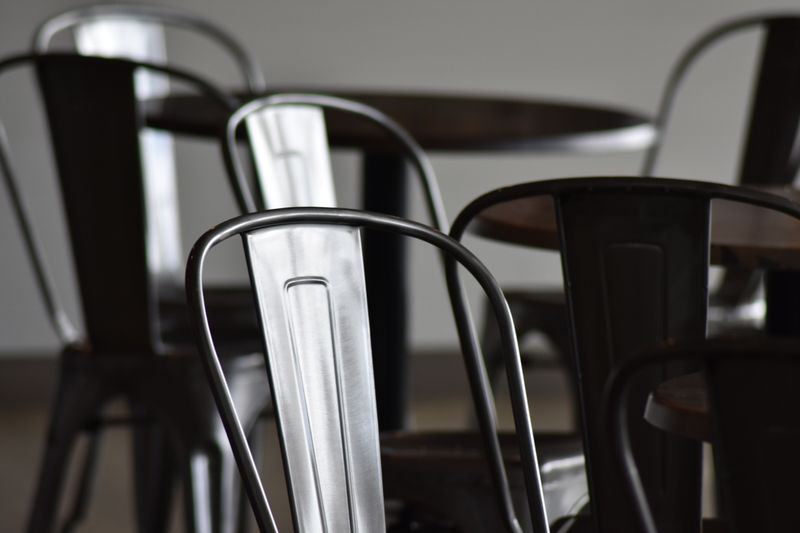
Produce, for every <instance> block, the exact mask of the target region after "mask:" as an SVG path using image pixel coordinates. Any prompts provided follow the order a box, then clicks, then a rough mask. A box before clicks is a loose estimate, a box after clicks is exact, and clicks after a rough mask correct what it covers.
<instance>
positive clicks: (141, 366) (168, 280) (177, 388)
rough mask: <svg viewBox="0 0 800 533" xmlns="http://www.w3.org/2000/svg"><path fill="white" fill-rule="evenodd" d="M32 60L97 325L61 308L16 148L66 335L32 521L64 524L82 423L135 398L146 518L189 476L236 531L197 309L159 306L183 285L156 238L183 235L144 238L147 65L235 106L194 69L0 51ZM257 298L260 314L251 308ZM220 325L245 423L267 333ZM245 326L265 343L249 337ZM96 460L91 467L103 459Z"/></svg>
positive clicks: (195, 525) (51, 305)
mask: <svg viewBox="0 0 800 533" xmlns="http://www.w3.org/2000/svg"><path fill="white" fill-rule="evenodd" d="M25 65H27V66H33V67H35V68H36V72H37V74H38V77H39V82H40V87H41V90H42V95H43V99H44V103H45V108H46V111H47V119H48V123H49V130H50V134H51V140H52V146H53V150H54V153H55V160H56V165H57V170H58V178H59V183H60V189H61V193H62V199H63V205H64V208H65V212H66V219H67V225H68V229H69V236H70V243H71V248H72V252H73V258H74V264H75V267H76V274H77V279H78V287H79V293H80V297H81V304H82V311H83V316H84V322H85V325H86V334H85V336H79V335H76V334H75V333H74V332H75V330H76V328H74V327H72V326H71V322H70V321H69V320H68V319H67V318H66V315H65V313H64V312H63V310H62V308H61V307H60V305H58V300H57V298H56V296H55V292H54V291H53V290H52V287H51V284H50V283H49V282H48V281H47V279H48V278H47V275H46V268H45V266H44V260H43V257H42V255H41V253H40V252H39V247H38V245H37V244H36V242H35V239H34V238H33V233H32V229H31V224H30V217H29V216H27V215H26V212H25V210H24V208H23V204H22V202H21V200H20V199H19V192H18V191H19V190H18V188H17V187H16V186H15V185H13V177H12V173H11V166H10V159H9V157H8V154H7V153H4V154H3V160H4V164H3V170H4V175H5V177H6V181H7V183H8V184H10V187H11V191H12V194H11V197H12V199H14V205H15V209H16V211H15V212H16V214H17V216H18V218H19V222H20V226H21V228H22V230H23V235H24V236H25V239H26V243H27V247H28V250H27V251H28V253H29V255H30V259H31V261H32V264H33V266H34V272H35V274H36V277H37V281H38V282H39V288H40V290H41V292H42V294H43V296H44V301H45V303H46V306H47V310H48V313H49V314H50V318H51V320H52V322H53V324H54V326H55V328H56V331H57V332H58V333H59V337H60V339H61V340H62V341H63V343H64V349H63V352H62V354H61V357H60V372H59V384H58V389H57V391H56V395H55V398H54V402H53V407H52V412H51V416H50V423H49V429H48V438H47V439H46V443H45V450H44V457H43V462H42V465H41V470H40V475H39V480H38V483H37V489H36V494H35V499H34V502H33V506H32V509H31V514H30V521H29V523H28V529H27V531H29V532H31V533H33V532H49V531H51V530H52V528H53V523H54V522H55V521H56V520H57V518H58V516H57V514H58V513H57V511H58V508H59V500H60V499H62V495H61V492H62V487H63V481H64V475H65V472H66V469H67V467H68V463H69V458H70V455H71V452H72V449H73V447H74V444H75V440H76V438H77V437H78V435H79V434H80V433H81V432H82V431H83V430H84V429H87V428H89V429H94V428H96V427H98V425H99V426H101V427H102V425H103V424H104V422H105V420H104V417H103V409H104V408H105V406H106V405H107V404H108V402H109V401H110V400H112V399H114V398H120V397H121V398H123V399H125V400H127V402H128V405H129V407H130V411H131V413H132V420H128V422H131V423H133V425H134V428H135V431H142V433H141V435H142V436H143V437H144V436H147V435H150V436H151V437H152V438H154V439H156V442H155V443H147V442H144V443H139V442H136V444H137V446H135V447H134V459H135V476H136V481H137V483H136V489H137V490H136V494H137V498H138V500H137V519H138V521H139V527H141V528H142V529H143V530H151V531H159V530H162V529H163V528H164V527H165V525H166V521H167V519H168V515H167V511H168V510H169V507H170V502H171V495H172V493H173V490H172V489H173V480H174V478H175V477H176V476H180V477H181V478H182V479H183V480H184V481H185V489H186V490H185V491H184V497H185V500H186V502H187V505H186V509H187V519H186V523H187V527H188V529H189V530H190V531H224V532H229V533H230V532H232V531H234V530H235V527H236V516H237V514H238V505H239V502H238V501H237V493H238V490H237V489H238V481H237V479H238V478H237V474H236V472H235V466H234V464H233V459H232V456H231V455H230V448H229V447H228V444H227V441H226V440H225V437H224V434H223V431H222V428H221V426H220V421H219V418H218V415H217V414H216V411H215V409H214V407H213V401H212V399H211V397H210V394H209V393H208V391H207V389H206V388H205V387H204V385H203V382H204V379H203V376H202V370H201V369H200V364H199V361H198V359H197V356H196V351H195V348H194V343H193V341H192V339H191V336H187V332H186V326H187V325H188V313H187V311H186V308H185V307H184V310H183V316H182V317H179V316H176V315H175V312H174V310H173V311H172V312H170V313H165V312H164V309H163V308H162V307H161V306H160V305H159V301H160V299H161V298H162V297H169V298H175V297H176V295H180V294H181V293H182V292H183V287H182V279H181V278H180V277H175V275H174V272H173V271H172V270H171V269H170V268H169V266H168V265H166V264H164V263H159V262H154V261H153V260H152V259H153V258H154V257H163V253H164V252H163V251H160V250H156V249H154V246H155V245H156V244H159V245H166V244H168V245H170V246H173V245H177V243H174V242H167V241H153V240H151V239H148V238H146V237H147V235H148V230H149V228H151V227H152V226H151V225H150V224H149V222H150V217H151V213H152V210H153V209H154V207H153V206H152V205H151V204H150V203H148V198H147V193H146V189H147V187H146V185H145V183H144V180H143V179H142V172H143V170H142V162H141V160H140V155H141V147H140V143H139V140H140V137H139V134H140V132H141V129H142V127H143V125H144V123H145V118H144V114H143V110H142V107H141V106H140V105H139V102H138V100H137V98H136V94H135V82H134V80H135V76H136V74H137V73H138V72H142V71H148V72H152V73H157V74H159V75H162V76H169V77H170V78H172V79H174V80H176V81H180V82H181V83H183V84H184V85H187V86H189V87H193V88H194V90H196V91H199V92H200V93H202V94H203V95H205V96H206V97H208V98H209V99H210V100H211V101H213V102H216V103H217V105H219V106H220V107H221V108H222V109H225V110H231V109H232V104H231V102H229V101H228V99H227V98H226V97H225V96H224V95H222V94H221V93H220V92H218V91H217V90H216V89H215V88H214V87H213V86H210V85H209V84H208V83H206V82H204V81H203V80H201V79H199V78H197V77H195V76H193V75H190V74H187V73H183V72H180V71H177V70H174V69H171V68H168V67H164V66H159V65H153V64H146V63H140V62H135V61H129V60H122V59H105V58H97V57H85V56H78V55H65V54H53V55H22V56H14V57H10V58H7V59H5V60H3V61H2V62H0V73H2V74H7V73H8V71H9V70H11V69H14V68H17V67H21V66H25ZM109 117H113V119H110V118H109ZM168 253H172V251H171V250H170V251H169V252H168ZM250 309H251V315H252V316H251V324H253V321H254V310H253V309H252V305H251V308H250ZM219 313H220V314H221V315H223V316H222V317H221V319H220V320H221V322H220V324H223V325H226V324H227V322H226V321H225V319H226V315H227V314H228V313H227V312H226V310H224V309H223V310H219ZM221 329H222V330H224V335H223V336H224V337H225V341H224V344H225V346H226V349H225V353H226V355H227V357H226V358H225V359H224V365H225V367H226V372H229V375H230V377H231V378H232V379H233V381H234V383H235V386H234V388H235V390H234V394H235V395H236V396H238V397H239V398H240V401H241V402H242V405H244V406H246V407H245V411H244V414H243V416H244V417H245V418H246V424H247V425H248V427H252V425H253V424H254V423H255V419H256V417H257V415H258V413H259V412H260V411H262V410H263V409H264V408H265V406H266V404H267V402H268V400H269V398H268V394H266V393H265V391H264V390H263V388H264V387H266V381H265V380H263V379H259V376H260V375H261V374H260V372H258V368H259V367H260V366H261V365H262V363H261V361H260V359H261V358H260V356H259V355H258V354H257V353H256V351H257V350H258V349H259V348H260V346H258V342H257V337H254V333H257V330H248V329H247V327H246V326H242V325H241V324H238V322H237V323H236V324H233V325H232V326H231V329H228V328H227V327H224V328H221ZM244 333H249V338H250V339H252V340H253V341H255V342H251V343H250V345H249V346H248V345H247V343H246V342H245V341H244V339H246V338H247V336H245V335H244ZM147 428H154V429H153V432H152V433H149V432H148V431H146V429H147ZM139 444H141V445H140V446H139ZM157 452H158V453H157ZM140 454H144V457H142V456H141V455H140ZM154 454H155V455H154ZM86 471H87V473H88V474H90V473H91V468H88V469H87V470H86ZM83 496H85V491H81V497H83ZM84 505H85V502H80V501H79V502H78V503H77V505H76V512H75V513H74V516H73V519H75V520H77V519H78V518H80V516H79V515H80V514H81V509H82V507H83V506H84ZM73 521H74V520H73Z"/></svg>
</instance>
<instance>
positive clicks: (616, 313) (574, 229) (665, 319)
mask: <svg viewBox="0 0 800 533" xmlns="http://www.w3.org/2000/svg"><path fill="white" fill-rule="evenodd" d="M601 194H602V195H605V196H603V197H602V198H601V197H600V195H601ZM534 196H550V197H552V198H553V201H554V203H555V208H556V218H557V222H558V231H559V239H560V244H561V250H562V267H563V269H564V279H565V287H566V289H567V307H568V310H569V313H570V317H571V321H570V322H571V324H570V327H571V332H572V337H571V342H572V347H573V353H575V357H576V362H575V365H576V367H577V369H578V374H577V375H578V379H579V380H580V381H579V393H580V401H581V404H580V406H581V415H582V425H583V429H584V431H583V433H584V436H583V438H584V449H585V451H586V455H587V458H586V460H587V467H588V468H587V470H588V475H589V485H590V501H591V502H592V506H593V508H594V511H595V512H594V513H593V514H594V515H595V517H594V520H596V521H598V522H597V523H598V524H605V526H604V527H606V528H608V527H611V526H612V525H614V527H621V526H620V525H619V524H616V525H615V524H614V523H613V521H616V520H620V519H622V520H623V522H628V523H629V522H630V520H629V519H625V517H624V516H623V515H624V514H625V513H624V510H623V509H622V508H619V507H618V506H617V508H616V509H615V510H614V511H608V510H606V509H605V508H606V507H607V506H609V505H610V506H611V507H614V506H616V504H615V503H614V501H615V500H614V492H615V490H616V489H615V488H614V486H615V482H614V480H613V476H609V472H608V469H609V468H610V465H609V462H610V461H611V458H610V455H609V454H610V452H609V451H608V450H607V449H606V448H607V445H606V440H605V435H604V434H603V428H601V427H600V424H601V421H602V418H601V415H602V413H601V411H600V406H601V400H602V394H601V392H602V386H603V384H604V383H605V376H606V375H607V373H608V372H610V366H611V365H612V364H613V362H614V361H615V360H621V359H625V358H627V357H632V356H633V355H635V354H636V353H637V352H638V351H639V350H641V349H642V348H645V347H647V346H648V345H651V344H655V343H657V342H659V341H661V340H663V338H664V336H667V337H669V338H672V337H675V338H678V339H681V338H685V339H697V338H703V337H704V336H705V324H706V322H705V321H706V318H705V309H706V305H707V304H706V302H707V300H706V297H707V268H708V249H709V246H708V245H709V235H708V231H709V228H708V220H709V216H710V201H711V199H723V200H733V201H740V202H745V203H749V204H754V205H758V206H764V207H770V208H775V207H776V206H781V208H782V209H783V210H784V211H786V212H794V210H795V209H797V208H796V206H795V205H794V204H793V203H792V202H790V201H788V200H786V199H783V198H779V197H775V196H774V195H770V194H767V193H762V192H760V191H750V190H743V189H741V188H736V187H730V186H724V185H716V184H709V183H702V182H692V181H686V180H672V179H657V178H577V179H562V180H551V181H541V182H532V183H524V184H521V185H516V186H510V187H506V188H502V189H498V190H496V191H492V192H490V193H487V194H485V195H483V196H481V197H479V198H478V199H476V200H474V201H473V202H472V203H470V204H469V205H468V206H466V207H465V208H464V209H463V210H462V212H461V213H460V214H459V215H458V217H457V218H456V220H455V222H454V223H453V227H452V229H451V233H450V234H451V235H452V236H453V237H454V238H455V239H457V240H460V239H461V238H462V236H463V235H464V233H465V231H466V230H467V228H468V226H469V224H470V222H471V221H472V220H473V219H474V218H475V217H477V216H478V215H479V214H480V213H481V212H483V211H484V210H486V209H487V208H489V207H491V206H496V205H498V204H502V203H503V202H507V201H511V200H515V199H521V198H525V197H534ZM654 197H656V198H658V197H664V198H665V199H664V200H659V203H658V204H654V205H653V206H652V208H651V209H650V210H649V211H648V208H647V201H648V198H654ZM601 199H606V201H601ZM567 202H569V204H568V203H567ZM623 209H625V210H627V212H628V214H627V215H623V214H622V213H624V212H625V211H622V210H623ZM604 213H613V216H614V220H619V222H614V223H613V224H607V225H606V224H601V223H600V222H599V220H600V219H601V217H603V216H604ZM648 213H649V215H648ZM626 216H627V217H632V218H621V217H626ZM581 217H582V218H581ZM636 217H638V218H636ZM680 217H685V221H683V222H680V221H679V219H680ZM579 218H580V221H579V220H578V219H579ZM620 225H622V227H627V228H628V229H627V230H625V231H627V233H628V234H629V235H625V236H620V235H619V230H620ZM640 225H641V228H640V227H639V226H640ZM606 226H607V227H606ZM690 226H691V227H693V228H694V230H690V229H688V228H689V227H690ZM678 227H681V228H685V231H686V232H690V233H687V234H686V235H683V233H676V232H677V231H678V230H677V229H676V228H678ZM656 235H658V237H656ZM573 241H574V242H573ZM628 243H630V245H628ZM648 243H649V244H648ZM578 246H583V247H584V248H585V250H584V249H583V248H582V249H581V251H579V250H578ZM650 246H652V247H654V248H653V249H652V252H653V253H658V254H663V256H664V259H661V260H663V262H664V263H663V264H664V266H663V267H661V268H663V272H662V274H663V278H664V280H668V279H670V278H672V281H670V286H669V288H666V287H662V288H661V289H659V288H658V286H656V285H653V284H657V283H660V282H659V281H658V279H659V278H658V276H656V275H655V273H651V274H652V275H648V276H646V279H645V278H642V279H641V280H637V279H633V278H634V277H635V276H634V275H633V272H630V273H629V274H631V275H630V276H628V277H625V276H626V275H625V274H624V273H623V274H619V272H617V273H616V274H615V275H617V276H619V275H622V276H623V277H624V280H619V282H620V283H623V284H625V285H626V286H627V287H628V289H629V288H630V287H631V286H632V285H631V284H633V283H634V282H636V283H638V284H637V285H635V286H636V287H639V289H637V290H635V292H636V293H637V294H632V295H623V296H622V297H620V299H618V300H614V299H612V297H611V294H610V293H605V292H604V293H603V294H606V296H605V298H606V300H604V303H603V304H602V305H601V303H600V302H599V301H598V300H597V298H601V296H598V295H597V294H594V292H593V290H594V289H592V287H595V288H596V290H597V291H605V290H610V289H608V288H607V287H606V285H607V284H609V283H613V282H614V280H613V279H605V280H601V279H596V278H599V277H601V274H602V273H603V272H604V271H605V268H606V267H605V266H603V267H602V268H601V266H598V265H597V264H596V263H597V261H589V260H587V259H586V256H585V254H586V253H601V252H600V251H599V250H601V249H602V250H603V252H602V253H603V254H611V255H609V256H608V257H606V258H605V259H603V261H608V260H613V261H616V262H615V263H613V265H616V267H609V268H612V269H615V270H617V271H620V270H621V268H620V267H624V265H625V262H630V261H635V262H636V264H635V265H634V266H630V267H629V268H633V269H635V270H639V271H647V268H646V267H647V265H648V264H652V263H651V262H652V260H653V258H652V256H651V255H650V252H649V251H648V250H650V248H649V247H650ZM595 247H598V248H595ZM600 247H602V248H600ZM612 248H613V250H612ZM644 248H648V249H647V250H645V249H644ZM656 248H658V249H659V250H660V251H656ZM587 250H589V251H587ZM591 250H594V251H591ZM607 250H608V251H607ZM581 254H584V255H581ZM630 254H633V255H630ZM592 257H594V256H592ZM598 257H599V256H598ZM659 257H661V256H659ZM670 257H671V258H672V259H670ZM581 258H582V259H581ZM642 261H644V262H643V263H640V262H642ZM618 263H619V264H618ZM675 268H677V269H679V270H680V271H681V272H683V274H677V271H675V270H671V269H675ZM695 270H696V272H695ZM648 272H649V271H648ZM687 272H691V274H687ZM651 278H652V279H651ZM678 278H681V279H680V281H679V282H678V281H677V279H678ZM676 283H677V285H676ZM598 284H599V285H600V286H602V287H606V288H597V287H596V286H597V285H598ZM604 284H605V285H604ZM639 284H640V285H641V286H640V285H639ZM577 287H580V289H581V290H579V289H578V288H577ZM587 289H591V290H587ZM650 289H653V290H655V291H656V292H655V293H653V294H655V295H658V294H662V293H661V292H660V291H662V290H663V291H665V292H663V294H664V295H670V294H671V295H674V298H672V297H670V300H669V301H667V300H666V299H665V300H664V301H662V302H661V304H659V303H658V302H655V301H652V302H651V301H650V300H647V299H646V296H642V294H650V292H647V291H649V290H650ZM687 290H691V291H692V295H691V298H690V297H688V296H687V295H686V293H685V291H687ZM581 291H583V292H581ZM629 292H630V289H629ZM695 293H696V294H695ZM666 297H667V296H665V298H666ZM642 298H645V300H642ZM612 306H613V307H612ZM654 306H657V307H658V309H656V308H654ZM601 307H602V309H601ZM631 309H634V310H638V311H631ZM626 310H627V311H626ZM631 312H633V313H634V314H635V316H631V314H630V313H631ZM651 315H652V318H648V317H651ZM598 316H604V317H605V318H604V319H603V321H602V324H605V326H603V325H602V324H598V323H597V317H598ZM637 316H638V318H637ZM630 320H638V321H639V322H641V324H639V326H632V325H631V324H630V323H629V322H630ZM652 321H661V322H657V323H655V322H653V323H651V322H652ZM659 324H660V325H659ZM632 329H636V331H632ZM678 370H679V369H670V370H669V371H670V372H676V371H678ZM650 379H651V380H654V382H655V383H657V382H658V381H659V379H658V378H657V377H652V376H651V378H650ZM661 380H663V376H661ZM637 390H638V389H637ZM638 399H641V398H637V401H638ZM642 408H643V404H642ZM641 426H642V429H641V430H640V435H642V436H641V437H638V438H640V439H643V441H642V442H645V441H647V442H649V440H648V439H652V438H654V437H653V435H654V430H652V428H648V427H647V426H645V425H644V422H642V424H641ZM651 430H652V431H651ZM642 431H644V432H645V433H644V434H642V433H641V432H642ZM669 446H670V447H669V448H665V449H667V450H673V451H669V454H668V455H662V454H660V452H657V451H653V452H652V453H654V454H656V455H654V456H653V457H648V458H647V461H648V465H651V466H649V467H648V468H651V469H653V468H656V467H655V466H652V465H655V464H659V463H660V462H662V461H663V460H667V459H662V458H666V457H668V458H670V459H668V460H669V461H676V462H675V463H672V464H673V465H675V464H682V465H684V466H682V467H680V468H681V472H682V473H681V476H685V479H683V478H681V479H682V480H677V478H676V481H675V483H677V484H678V485H677V487H683V489H681V490H684V489H685V490H686V491H691V490H693V489H692V488H690V487H693V486H694V482H695V481H697V482H698V486H699V480H694V479H693V476H694V474H693V473H692V472H693V471H694V469H695V467H696V470H697V472H696V475H697V476H698V477H699V460H700V454H699V448H698V449H696V450H695V447H694V446H693V445H692V444H691V443H686V444H682V443H678V442H676V443H675V445H674V447H673V445H672V444H670V445H669ZM651 451H652V450H648V452H647V454H648V455H649V454H650V453H651ZM684 463H685V464H684ZM675 468H676V469H677V468H678V467H677V466H676V467H675ZM599 469H602V471H601V470H599ZM598 472H600V474H598ZM679 477H680V476H679ZM617 485H618V484H617ZM654 490H655V489H654ZM665 490H666V489H665ZM674 490H677V488H676V487H673V492H674ZM698 490H699V489H698ZM681 494H683V493H681ZM673 496H674V495H673ZM676 497H677V496H676ZM601 500H602V501H601ZM698 502H699V495H698ZM674 504H675V505H678V502H674ZM662 511H663V512H664V514H665V515H669V514H670V512H669V510H668V509H666V510H665V509H662ZM696 511H697V517H698V520H699V504H698V508H697V510H696ZM599 515H603V516H599ZM609 520H611V522H608V521H609ZM687 520H693V517H687ZM598 527H599V526H598ZM625 527H628V528H630V527H631V524H628V525H627V526H625ZM600 529H601V530H602V529H603V528H602V527H601V528H600ZM615 530H616V529H615Z"/></svg>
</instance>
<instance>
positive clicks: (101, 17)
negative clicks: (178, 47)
mask: <svg viewBox="0 0 800 533" xmlns="http://www.w3.org/2000/svg"><path fill="white" fill-rule="evenodd" d="M167 27H174V28H182V29H185V30H188V31H192V32H195V33H198V34H200V35H202V36H204V37H206V38H208V39H210V40H211V41H214V42H215V43H217V44H218V45H219V46H220V47H221V48H222V49H223V50H225V51H226V52H227V53H228V54H229V55H230V56H231V57H232V58H233V60H234V62H235V63H236V64H237V65H238V67H239V70H240V72H241V73H242V76H243V78H244V81H245V82H246V84H247V88H248V89H249V90H250V92H252V93H253V94H258V93H260V92H263V91H264V90H265V89H266V82H265V81H264V74H263V72H262V71H261V67H260V66H259V65H258V62H257V61H255V59H254V58H253V57H252V55H251V54H250V53H249V52H248V51H247V49H245V48H244V46H242V45H241V43H239V41H238V40H237V39H236V38H235V37H233V36H232V35H231V34H229V33H228V32H227V31H225V30H224V29H222V28H220V27H219V26H217V25H216V24H214V23H212V22H211V21H209V20H207V19H204V18H202V17H198V16H196V15H193V14H192V13H187V12H185V11H181V10H178V9H174V8H171V7H167V6H157V5H147V4H95V5H88V6H81V7H78V8H74V9H70V10H68V11H65V12H63V13H59V14H58V15H55V16H53V17H51V18H49V19H47V20H46V21H45V22H43V23H42V24H41V25H40V26H39V27H38V28H37V29H36V31H35V33H34V37H33V45H32V48H33V51H34V52H36V53H44V52H47V51H49V48H50V46H51V41H52V40H53V38H54V37H55V36H56V35H58V34H60V33H61V32H65V31H70V32H72V34H73V38H74V39H75V46H76V48H77V52H78V53H80V54H84V55H98V56H104V57H121V58H123V59H132V60H136V61H143V62H148V63H156V64H160V63H164V62H166V60H167V51H166V46H165V36H164V29H165V28H167ZM137 90H139V89H138V87H137ZM140 96H142V97H149V96H156V95H140Z"/></svg>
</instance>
